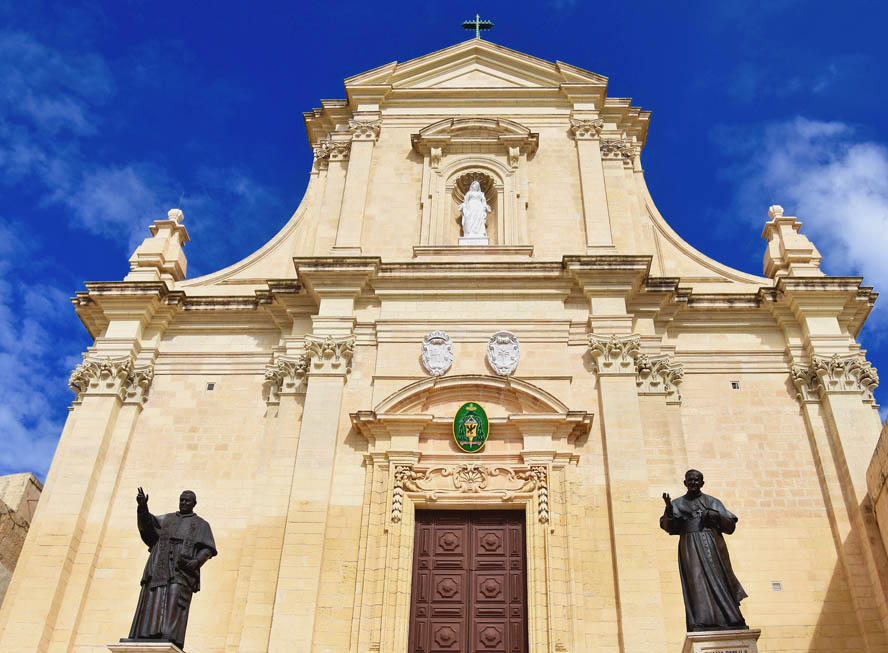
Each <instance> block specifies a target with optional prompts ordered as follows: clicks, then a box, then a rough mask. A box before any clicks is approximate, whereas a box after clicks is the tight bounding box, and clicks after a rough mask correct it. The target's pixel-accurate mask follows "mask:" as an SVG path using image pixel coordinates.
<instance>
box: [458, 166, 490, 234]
mask: <svg viewBox="0 0 888 653" xmlns="http://www.w3.org/2000/svg"><path fill="white" fill-rule="evenodd" d="M458 208H459V212H460V213H461V214H462V228H463V235H462V237H461V238H460V239H459V243H460V245H486V244H487V214H488V213H490V212H491V210H492V209H491V208H490V205H489V204H488V203H487V198H486V197H485V196H484V191H482V190H481V184H480V183H478V182H477V181H473V182H472V184H471V185H470V186H469V191H468V192H467V193H466V196H465V197H464V198H463V202H462V204H460V205H459V207H458Z"/></svg>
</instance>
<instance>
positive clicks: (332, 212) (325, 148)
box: [314, 132, 352, 256]
mask: <svg viewBox="0 0 888 653" xmlns="http://www.w3.org/2000/svg"><path fill="white" fill-rule="evenodd" d="M351 146H352V141H351V134H349V133H339V132H334V133H333V134H332V136H331V138H329V139H326V140H323V141H321V142H320V143H319V144H318V146H317V147H316V148H315V160H316V165H317V166H318V167H320V168H321V169H322V170H323V173H322V174H323V175H324V190H323V194H322V195H321V208H320V211H319V215H318V220H317V223H318V226H317V232H316V235H315V243H314V253H315V255H318V256H323V255H326V254H329V253H330V251H331V249H332V248H333V246H334V245H335V244H336V234H337V231H338V229H339V217H340V215H341V212H342V197H343V193H344V190H345V179H346V172H347V170H348V160H349V156H350V154H351Z"/></svg>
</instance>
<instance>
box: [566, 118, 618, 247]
mask: <svg viewBox="0 0 888 653" xmlns="http://www.w3.org/2000/svg"><path fill="white" fill-rule="evenodd" d="M603 128H604V120H602V119H601V118H599V117H597V114H595V113H592V114H590V115H585V114H584V113H576V114H572V115H571V120H570V130H571V132H572V133H573V136H574V141H575V142H576V145H577V163H578V165H579V170H580V184H581V190H582V194H583V220H584V223H585V225H586V253H587V254H613V253H616V248H615V247H614V239H613V235H612V233H611V221H610V212H609V210H608V201H607V192H606V191H605V187H604V169H603V168H602V165H601V147H600V144H599V143H600V137H601V130H602V129H603Z"/></svg>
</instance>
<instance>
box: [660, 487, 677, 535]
mask: <svg viewBox="0 0 888 653" xmlns="http://www.w3.org/2000/svg"><path fill="white" fill-rule="evenodd" d="M663 503H665V504H666V508H665V509H664V510H663V515H662V516H661V517H660V528H662V529H663V530H664V531H666V532H667V533H669V534H670V535H675V534H677V532H678V531H677V530H676V529H677V528H678V520H677V519H675V510H674V509H673V508H672V498H671V497H670V496H669V493H668V492H664V493H663Z"/></svg>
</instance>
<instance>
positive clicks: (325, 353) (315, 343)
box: [305, 335, 355, 375]
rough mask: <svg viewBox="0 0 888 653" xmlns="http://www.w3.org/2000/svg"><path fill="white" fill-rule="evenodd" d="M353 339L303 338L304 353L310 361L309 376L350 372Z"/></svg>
mask: <svg viewBox="0 0 888 653" xmlns="http://www.w3.org/2000/svg"><path fill="white" fill-rule="evenodd" d="M354 350H355V337H354V336H353V335H349V336H337V337H334V336H326V337H319V336H312V335H308V336H305V351H306V353H307V354H308V358H309V359H310V361H311V366H310V369H309V371H308V373H309V374H343V375H344V374H347V373H348V372H350V371H351V360H352V356H354Z"/></svg>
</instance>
